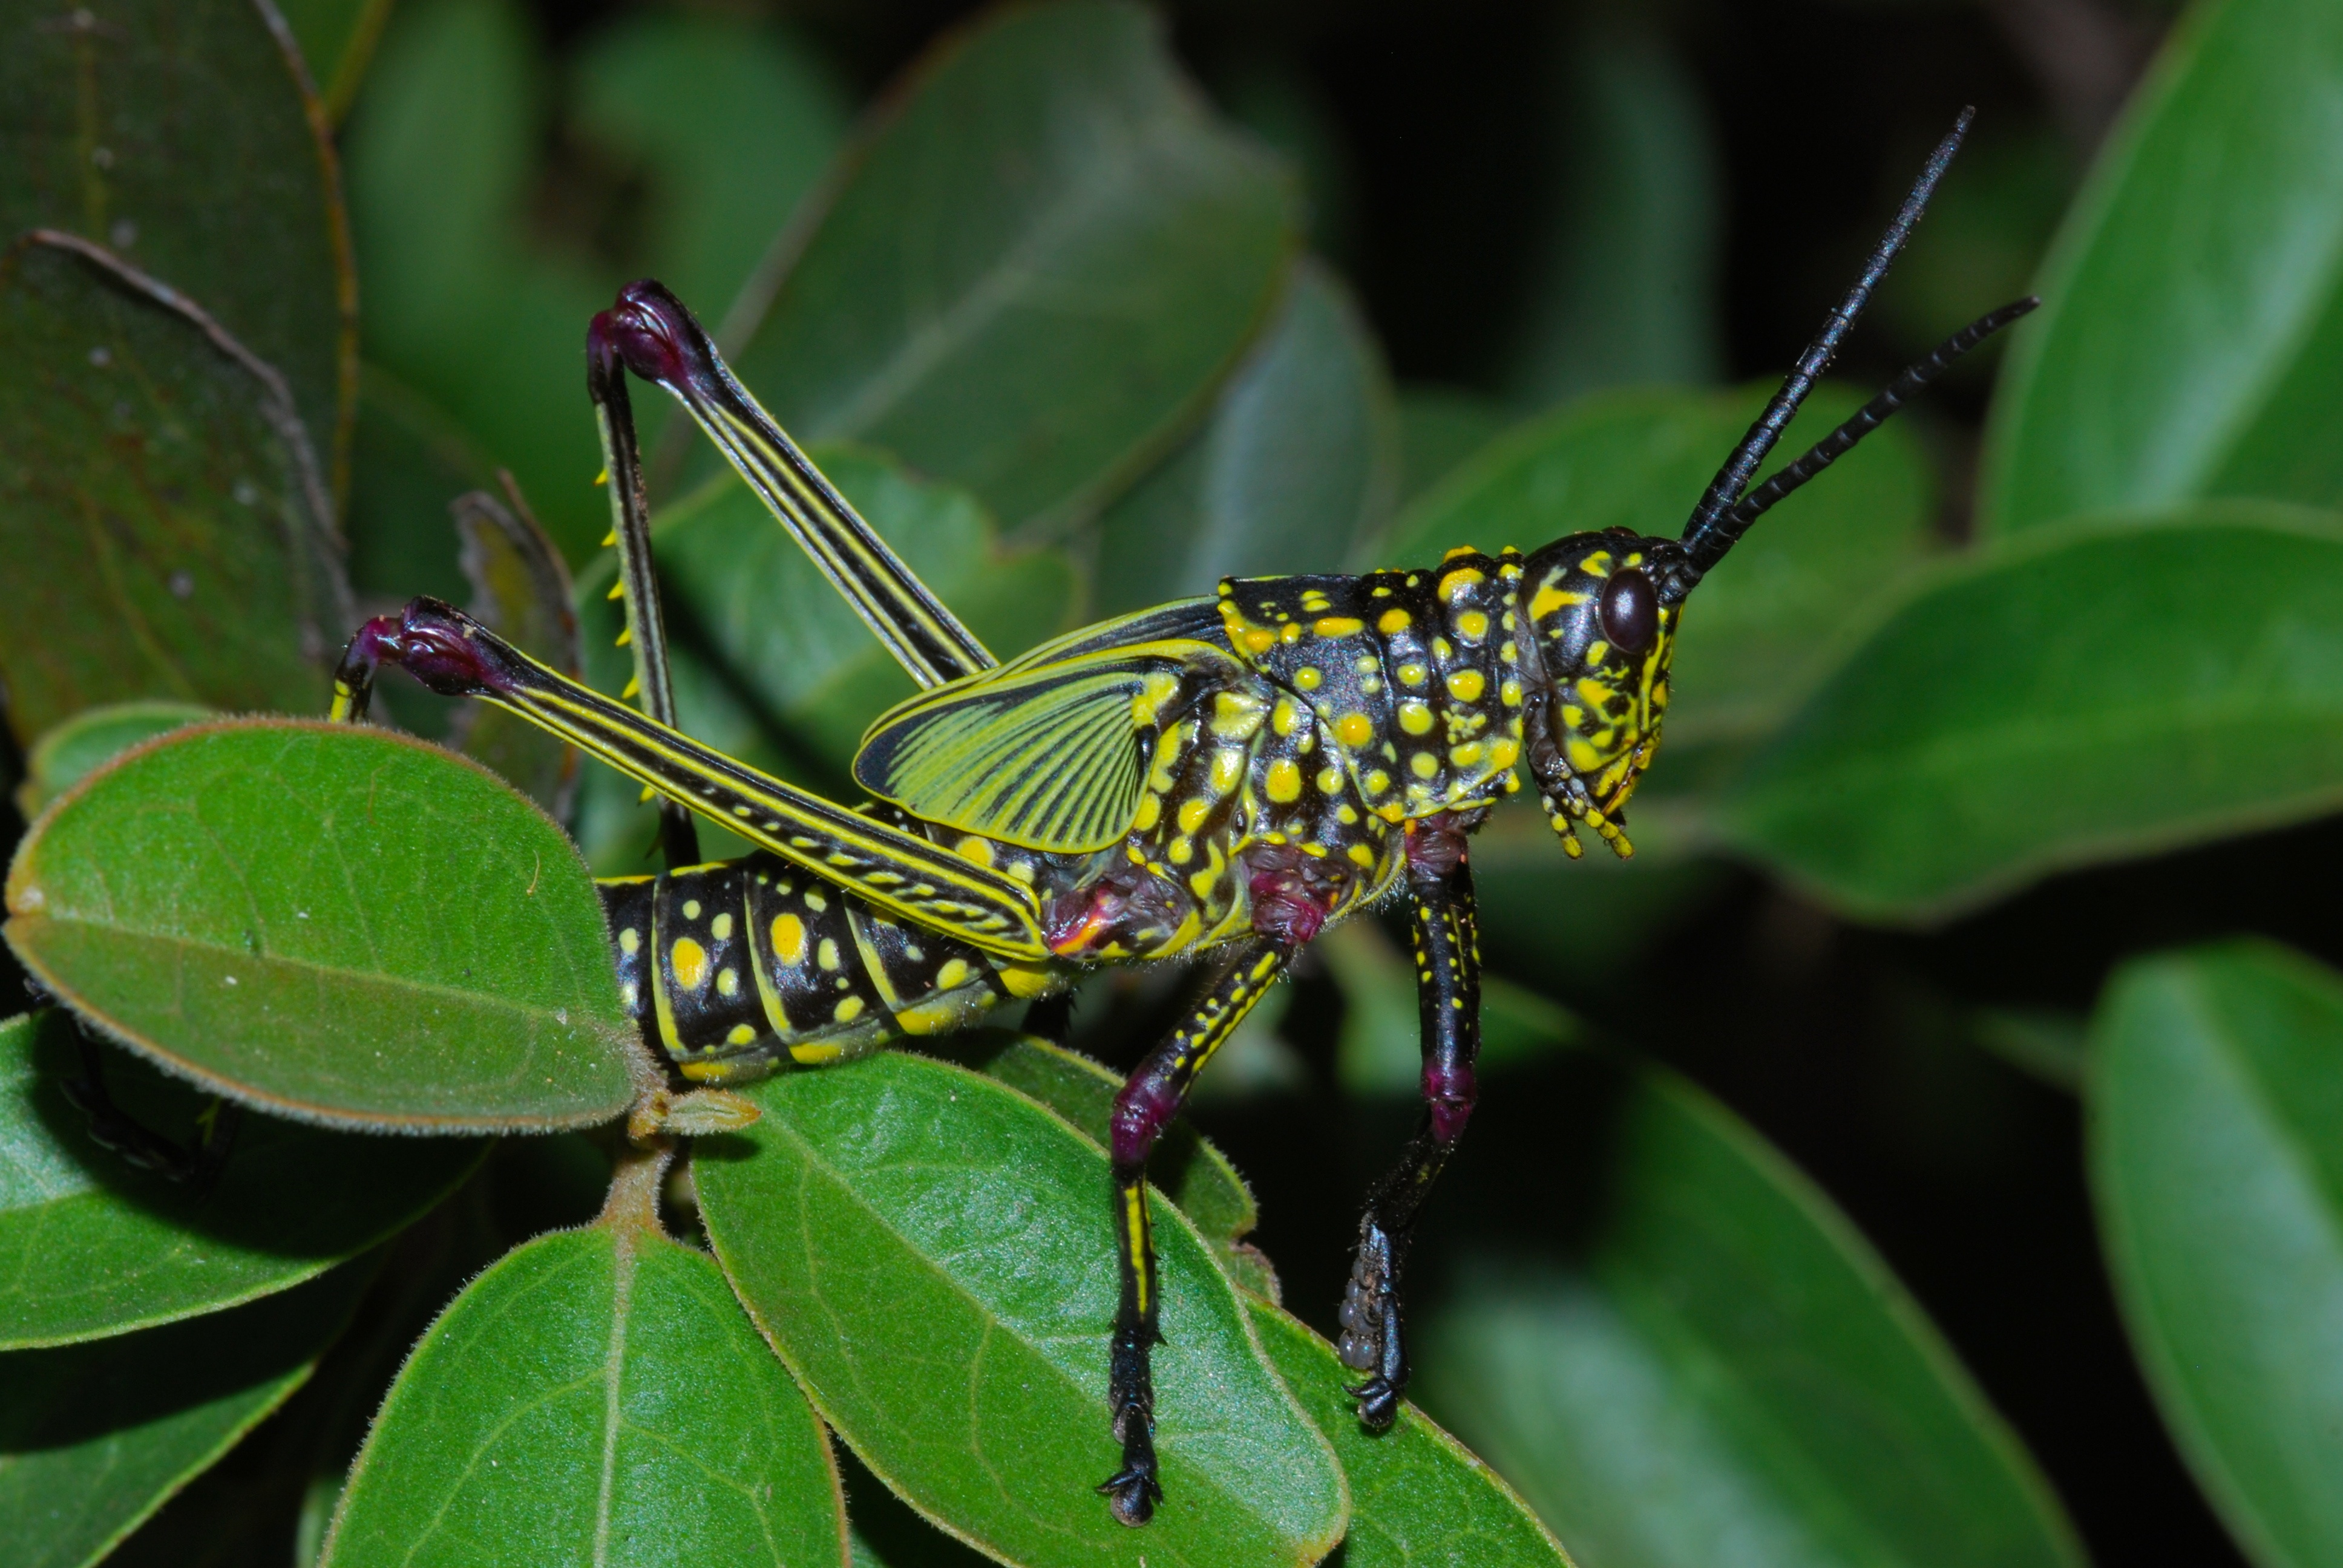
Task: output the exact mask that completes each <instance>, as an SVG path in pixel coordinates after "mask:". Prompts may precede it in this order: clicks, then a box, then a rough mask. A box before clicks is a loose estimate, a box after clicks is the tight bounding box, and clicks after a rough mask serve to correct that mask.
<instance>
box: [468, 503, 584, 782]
mask: <svg viewBox="0 0 2343 1568" xmlns="http://www.w3.org/2000/svg"><path fill="white" fill-rule="evenodd" d="M507 502H510V503H511V504H510V505H509V506H508V505H507V504H506V503H507ZM453 510H454V513H455V519H456V537H457V538H458V539H460V540H462V541H463V551H462V555H461V557H460V559H461V561H462V564H463V568H464V575H465V576H466V577H467V578H470V579H471V582H472V594H473V597H472V601H471V603H470V604H469V605H468V607H467V608H468V609H469V610H470V611H471V613H472V618H474V619H475V620H478V622H479V623H480V624H481V625H483V626H485V627H487V628H488V629H489V630H491V631H494V632H496V633H497V634H498V635H499V636H501V637H502V638H505V639H506V640H507V641H508V642H510V643H512V644H513V645H514V646H516V647H518V648H528V650H529V651H530V653H531V654H532V655H534V656H535V657H536V658H538V660H539V661H541V662H543V663H545V664H548V665H551V666H552V667H553V668H555V669H558V670H559V671H560V672H561V673H562V674H564V675H567V676H571V677H575V676H577V675H578V616H577V613H576V611H575V610H573V609H572V608H570V598H571V589H570V586H569V568H567V567H565V566H563V565H562V564H561V552H560V551H558V549H556V548H554V545H553V541H552V540H551V539H549V538H546V537H545V530H544V529H543V528H539V527H538V525H537V518H534V517H532V516H531V515H530V514H529V510H528V503H526V502H525V501H523V500H522V499H521V495H520V489H519V487H518V486H513V487H510V488H508V490H507V491H506V494H505V497H504V498H503V499H502V500H499V499H498V498H496V497H495V496H492V495H490V494H489V493H488V491H486V490H472V491H469V492H467V493H466V494H464V495H461V496H458V498H456V502H455V506H454V508H453ZM455 729H456V733H457V734H458V735H460V736H461V737H462V738H463V739H462V745H463V749H464V754H465V755H466V756H468V757H470V758H473V759H476V760H478V761H479V762H481V763H484V764H486V765H487V766H488V768H490V769H493V770H495V771H496V772H497V773H498V775H500V776H501V777H503V778H504V779H508V780H509V781H510V782H511V783H512V785H513V787H514V788H515V789H519V790H520V791H521V792H522V793H524V794H526V795H528V797H529V799H532V800H535V801H536V802H537V803H538V805H540V806H542V807H544V808H545V809H546V810H547V811H548V813H549V814H551V815H552V816H553V817H554V818H555V819H560V818H562V817H564V816H567V815H568V807H569V790H570V786H571V785H572V784H573V783H574V782H575V781H576V779H577V777H578V753H577V752H576V750H574V749H572V748H571V747H570V746H569V745H568V743H567V742H566V741H563V740H561V739H558V738H557V737H555V736H551V735H548V734H547V733H546V732H545V731H544V730H542V729H538V727H537V726H535V725H533V724H531V723H529V722H528V720H527V719H522V718H521V717H519V716H518V714H513V713H508V712H506V711H505V710H504V709H500V708H495V707H491V706H490V705H488V703H485V702H468V703H466V704H464V705H463V706H462V707H460V708H459V709H457V718H456V725H455Z"/></svg>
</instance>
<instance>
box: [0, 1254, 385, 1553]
mask: <svg viewBox="0 0 2343 1568" xmlns="http://www.w3.org/2000/svg"><path fill="white" fill-rule="evenodd" d="M373 1277H374V1271H373V1269H372V1268H371V1267H369V1266H367V1265H365V1264H352V1265H351V1266H350V1267H348V1268H346V1269H341V1270H337V1271H335V1272H334V1273H331V1274H328V1275H327V1276H326V1277H325V1278H324V1279H322V1280H319V1281H317V1282H315V1283H313V1284H309V1285H305V1286H303V1287H302V1288H301V1289H299V1290H297V1291H287V1292H284V1293H283V1294H282V1295H277V1296H271V1297H270V1298H269V1299H268V1300H266V1301H265V1302H254V1303H253V1304H252V1305H250V1306H247V1307H239V1308H237V1309H236V1311H234V1312H222V1313H218V1314H216V1315H215V1316H211V1317H206V1318H201V1319H198V1320H196V1322H186V1323H175V1324H173V1325H172V1326H170V1327H168V1328H159V1329H149V1330H147V1331H146V1332H144V1333H138V1334H131V1335H128V1336H126V1337H125V1338H121V1339H115V1340H108V1341H107V1342H105V1343H104V1344H96V1345H74V1346H69V1347H67V1348H65V1349H62V1350H45V1351H12V1352H8V1353H6V1354H5V1355H0V1540H5V1541H6V1542H7V1543H8V1561H9V1562H10V1563H12V1564H13V1565H14V1568H81V1565H82V1564H85V1563H95V1562H96V1561H97V1560H98V1559H99V1558H101V1557H103V1556H105V1555H106V1553H109V1552H111V1551H112V1550H113V1549H114V1548H115V1547H116V1546H117V1545H119V1544H120V1543H122V1541H123V1539H124V1538H125V1537H126V1536H127V1535H128V1534H129V1533H131V1532H132V1531H133V1530H136V1528H137V1527H138V1526H139V1524H140V1523H143V1522H144V1521H145V1520H146V1518H147V1517H148V1516H149V1515H150V1514H152V1513H154V1512H155V1510H156V1509H157V1508H160V1507H161V1506H162V1505H163V1503H164V1502H165V1501H166V1499H168V1498H169V1497H170V1496H171V1494H172V1493H176V1492H177V1491H178V1490H179V1488H180V1487H182V1486H185V1485H186V1483H188V1482H189V1481H191V1480H193V1479H194V1478H195V1477H196V1476H197V1475H199V1474H201V1473H203V1472H204V1471H206V1470H207V1469H209V1468H210V1467H211V1466H212V1465H213V1464H214V1463H216V1462H217V1461H218V1460H219V1459H220V1457H221V1456H222V1455H223V1454H225V1453H226V1452H227V1451H228V1450H229V1449H231V1448H233V1447H235V1446H236V1443H237V1442H238V1441H240V1440H241V1439H242V1438H243V1436H244V1434H245V1433H246V1432H250V1431H251V1430H252V1429H253V1427H254V1426H256V1425H257V1424H258V1423H259V1422H260V1421H261V1420H262V1419H263V1418H265V1417H266V1415H267V1414H268V1413H269V1412H271V1411H273V1410H275V1409H276V1408H277V1406H278V1405H280V1404H283V1403H284V1402H285V1401H286V1400H287V1399H288V1398H289V1397H291V1395H292V1393H293V1391H294V1390H295V1389H297V1388H299V1387H300V1386H301V1385H302V1384H303V1383H304V1382H307V1381H308V1377H309V1373H310V1372H311V1370H312V1369H313V1368H315V1366H316V1365H317V1356H318V1354H319V1353H320V1352H323V1351H324V1350H325V1348H326V1346H327V1344H328V1343H329V1342H331V1341H332V1340H333V1339H334V1337H335V1336H336V1335H337V1334H338V1333H339V1332H341V1329H342V1325H343V1324H344V1323H345V1322H347V1321H348V1318H349V1314H350V1309H351V1307H352V1306H353V1305H354V1304H355V1303H356V1302H357V1297H358V1295H359V1293H360V1292H362V1291H363V1290H364V1289H365V1287H366V1286H367V1283H368V1282H371V1281H372V1279H373Z"/></svg>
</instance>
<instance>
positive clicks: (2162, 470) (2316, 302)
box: [1978, 0, 2343, 532]
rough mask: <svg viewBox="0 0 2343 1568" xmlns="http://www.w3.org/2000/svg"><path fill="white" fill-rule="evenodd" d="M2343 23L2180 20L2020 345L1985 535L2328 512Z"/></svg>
mask: <svg viewBox="0 0 2343 1568" xmlns="http://www.w3.org/2000/svg"><path fill="white" fill-rule="evenodd" d="M2338 93H2343V12H2338V10H2337V9H2336V8H2335V7H2334V6H2332V5H2327V4H2325V3H2324V0H2231V3H2229V4H2227V5H2200V6H2198V7H2197V8H2196V9H2195V10H2194V11H2193V12H2192V13H2191V15H2189V16H2188V18H2187V20H2186V21H2184V22H2182V23H2181V24H2180V25H2178V26H2177V27H2176V28H2174V29H2173V32H2172V35H2171V36H2170V37H2169V38H2168V39H2167V42H2166V45H2165V49H2164V55H2163V57H2162V58H2161V59H2160V60H2159V61H2158V62H2157V65H2156V68H2155V69H2154V71H2153V72H2152V73H2151V75H2150V76H2149V79H2148V82H2147V85H2145V86H2144V87H2142V88H2141V89H2140V92H2139V95H2138V97H2137V101H2135V102H2134V103H2133V105H2132V106H2131V108H2130V109H2129V111H2128V112H2127V120H2126V122H2125V124H2124V126H2122V127H2121V128H2120V129H2119V130H2118V131H2117V134H2116V136H2114V137H2113V138H2112V139H2111V140H2110V142H2109V145H2108V146H2107V150H2106V152H2104V153H2103V154H2102V155H2101V156H2100V159H2099V163H2098V166H2097V168H2095V169H2094V170H2093V171H2092V174H2091V176H2090V178H2089V180H2088V182H2087V186H2086V187H2085V189H2084V192H2083V195H2082V196H2081V197H2080V198H2079V199H2078V200H2077V202H2076V204H2075V206H2074V209H2073V211H2072V212H2071V214H2070V215H2069V216H2068V218H2067V220H2066V229H2065V231H2064V232H2063V233H2062V234H2061V235H2060V236H2059V237H2058V240H2057V242H2056V246H2055V247H2054V249H2053V251H2052V254H2051V257H2050V260H2049V261H2048V263H2047V264H2046V266H2045V268H2044V274H2043V285H2042V288H2041V290H2040V292H2041V294H2042V296H2043V297H2044V299H2045V301H2046V303H2045V305H2044V307H2043V308H2042V310H2041V311H2040V313H2039V314H2038V315H2037V316H2036V317H2035V319H2034V320H2032V321H2030V322H2028V323H2027V324H2026V325H2025V326H2023V327H2019V328H2018V329H2017V332H2016V337H2015V342H2014V345H2013V348H2012V356H2011V359H2010V364H2009V372H2008V380H2007V385H2006V387H2005V388H2004V390H2003V394H2002V396H2001V397H2000V398H1999V399H1998V400H1997V402H1996V407H1995V409H1994V415H1993V423H1992V428H1991V431H1990V433H1989V435H1988V437H1987V442H1986V471H1985V476H1984V478H1983V481H1982V483H1981V485H1980V487H1979V494H1980V506H1979V508H1978V510H1979V515H1980V516H1981V518H1984V519H1985V520H1986V524H1987V526H1988V527H1989V528H1992V529H1994V530H1996V531H2000V532H2014V531H2016V530H2018V529H2021V528H2036V527H2038V526H2040V525H2042V524H2044V523H2047V522H2052V521H2055V520H2056V519H2058V518H2065V517H2068V516H2071V515H2073V514H2076V513H2078V512H2098V511H2105V510H2114V509H2117V508H2123V509H2126V510H2130V511H2133V512H2135V513H2137V512H2141V511H2145V510H2147V509H2150V508H2158V507H2165V506H2170V505H2173V504H2176V503H2178V502H2182V501H2187V500H2191V499H2194V498H2199V497H2205V496H2223V495H2227V496H2263V497H2270V498H2278V499H2282V500H2295V501H2303V502H2308V503H2312V504H2316V505H2319V506H2334V505H2337V504H2338V503H2343V457H2338V452H2343V441H2338V437H2343V370H2338V365H2343V357H2338V349H2343V161H2338V159H2337V158H2336V157H2335V156H2334V149H2335V136H2336V101H2337V96H2338Z"/></svg>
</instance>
